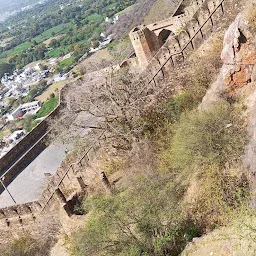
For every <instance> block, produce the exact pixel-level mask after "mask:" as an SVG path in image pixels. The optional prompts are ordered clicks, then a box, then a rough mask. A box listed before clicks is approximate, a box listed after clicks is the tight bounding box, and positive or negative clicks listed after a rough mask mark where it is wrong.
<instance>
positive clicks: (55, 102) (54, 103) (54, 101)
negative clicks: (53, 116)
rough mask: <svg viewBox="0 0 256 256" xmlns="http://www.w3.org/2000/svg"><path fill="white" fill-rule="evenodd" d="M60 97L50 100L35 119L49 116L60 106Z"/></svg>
mask: <svg viewBox="0 0 256 256" xmlns="http://www.w3.org/2000/svg"><path fill="white" fill-rule="evenodd" d="M58 103H59V97H54V98H50V99H48V100H47V101H46V102H45V103H44V104H43V106H42V107H41V109H40V110H39V111H38V112H37V113H36V115H35V116H34V118H35V119H37V118H41V117H44V116H47V115H49V114H50V113H51V112H52V111H53V110H54V109H55V108H56V107H57V105H58Z"/></svg>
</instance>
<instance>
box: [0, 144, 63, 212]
mask: <svg viewBox="0 0 256 256" xmlns="http://www.w3.org/2000/svg"><path fill="white" fill-rule="evenodd" d="M65 149H66V146H64V145H57V146H56V145H50V146H49V147H48V148H46V149H45V150H44V151H43V152H42V153H41V154H40V155H39V156H38V157H37V158H36V159H35V160H34V161H33V162H32V163H30V164H29V165H28V166H27V167H26V168H25V169H24V170H23V171H22V172H21V173H20V174H19V175H18V176H17V178H15V180H14V181H13V182H12V183H11V184H10V185H9V186H8V189H9V191H10V193H11V194H12V196H13V197H14V199H15V200H16V202H17V203H18V204H22V203H26V202H31V201H34V200H36V199H38V198H39V197H40V195H41V192H42V191H43V189H44V188H45V187H46V184H47V182H48V179H49V178H47V177H46V176H45V175H44V173H51V174H54V173H55V172H56V171H57V169H58V167H59V166H60V164H61V162H62V160H63V159H64V157H65ZM13 204H14V202H13V201H12V199H11V197H10V196H9V194H8V193H7V192H6V191H4V192H3V193H2V194H1V195H0V207H7V206H11V205H13Z"/></svg>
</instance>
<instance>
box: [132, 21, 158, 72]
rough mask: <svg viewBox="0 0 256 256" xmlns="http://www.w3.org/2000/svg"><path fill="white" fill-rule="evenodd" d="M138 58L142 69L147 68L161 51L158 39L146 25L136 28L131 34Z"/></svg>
mask: <svg viewBox="0 0 256 256" xmlns="http://www.w3.org/2000/svg"><path fill="white" fill-rule="evenodd" d="M129 36H130V40H131V42H132V45H133V48H134V51H135V53H136V57H137V60H138V63H139V66H140V68H141V69H144V68H146V67H147V65H148V63H149V62H150V60H151V59H152V57H153V56H154V54H155V53H156V52H157V50H158V49H160V47H161V46H160V44H159V41H158V37H157V36H156V34H155V33H154V32H153V31H150V30H149V29H148V28H147V27H146V26H145V25H142V26H138V27H135V28H134V29H133V30H132V31H131V32H130V34H129Z"/></svg>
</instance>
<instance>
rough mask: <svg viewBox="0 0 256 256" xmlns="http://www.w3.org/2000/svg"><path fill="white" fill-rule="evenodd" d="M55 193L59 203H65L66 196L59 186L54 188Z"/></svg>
mask: <svg viewBox="0 0 256 256" xmlns="http://www.w3.org/2000/svg"><path fill="white" fill-rule="evenodd" d="M55 193H56V196H57V198H58V199H59V201H60V203H62V204H66V203H67V200H66V197H65V196H64V194H63V193H62V191H61V190H60V189H59V188H57V189H56V190H55Z"/></svg>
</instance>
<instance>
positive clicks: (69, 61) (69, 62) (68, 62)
mask: <svg viewBox="0 0 256 256" xmlns="http://www.w3.org/2000/svg"><path fill="white" fill-rule="evenodd" d="M73 60H74V57H72V56H71V57H70V58H68V59H65V60H63V61H61V62H60V63H59V64H58V66H59V67H60V68H65V67H69V66H70V65H72V63H73Z"/></svg>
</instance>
